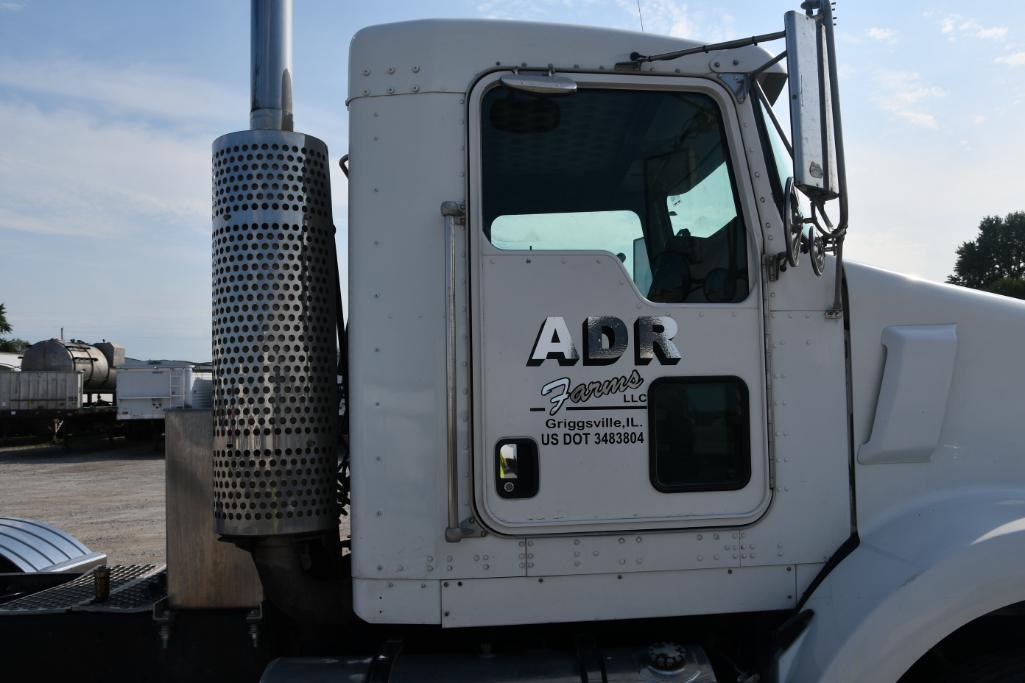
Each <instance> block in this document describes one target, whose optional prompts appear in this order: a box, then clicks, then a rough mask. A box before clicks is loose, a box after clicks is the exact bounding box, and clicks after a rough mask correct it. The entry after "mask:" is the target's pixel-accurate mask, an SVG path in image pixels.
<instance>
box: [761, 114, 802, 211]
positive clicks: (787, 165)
mask: <svg viewBox="0 0 1025 683" xmlns="http://www.w3.org/2000/svg"><path fill="white" fill-rule="evenodd" d="M755 102H757V107H758V112H759V115H760V116H761V128H762V134H763V136H764V137H765V140H766V142H767V144H766V150H765V155H766V163H767V164H768V166H769V168H770V172H769V175H771V176H774V177H773V178H772V180H773V187H772V192H773V194H774V195H775V196H776V199H777V202H778V203H779V204H780V210H781V211H782V210H783V205H782V198H783V190H784V188H785V186H786V182H787V178H789V177H790V176H792V175H793V174H794V162H793V159H792V158H791V157H790V152H788V151H787V146H786V143H784V142H783V138H781V137H780V135H779V131H778V130H776V126H775V124H773V122H772V118H771V116H770V114H769V111H768V109H766V108H765V105H764V104H763V103H762V101H761V98H755ZM773 169H774V170H775V173H772V170H773Z"/></svg>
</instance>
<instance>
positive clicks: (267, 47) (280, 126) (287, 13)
mask: <svg viewBox="0 0 1025 683" xmlns="http://www.w3.org/2000/svg"><path fill="white" fill-rule="evenodd" d="M249 41H250V45H251V48H250V55H249V58H250V65H249V66H250V69H249V70H250V76H251V81H250V93H251V94H252V103H251V105H250V110H249V127H250V128H251V129H252V130H293V128H292V0H275V1H272V2H257V1H255V0H254V2H253V6H252V16H251V24H250V34H249Z"/></svg>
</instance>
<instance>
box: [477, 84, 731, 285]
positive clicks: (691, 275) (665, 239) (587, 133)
mask: <svg viewBox="0 0 1025 683" xmlns="http://www.w3.org/2000/svg"><path fill="white" fill-rule="evenodd" d="M481 131H482V141H481V144H482V155H481V156H482V174H483V178H482V189H483V207H482V208H483V212H484V226H483V228H484V232H485V235H486V236H487V237H488V238H489V239H490V240H491V241H492V243H493V244H494V245H495V246H496V247H498V248H500V249H536V250H541V249H546V250H551V249H558V250H568V249H587V250H594V249H601V250H606V251H610V252H612V253H613V254H616V255H617V256H619V257H620V259H621V260H622V261H623V265H624V267H625V268H626V270H627V272H629V273H630V274H631V275H632V277H633V280H634V282H635V283H636V284H637V288H638V290H640V292H641V294H643V295H644V296H646V297H647V298H648V299H650V300H652V301H658V302H666V303H674V302H692V303H704V302H733V301H742V300H743V299H745V298H746V297H747V294H748V291H749V282H748V267H747V236H746V231H745V226H744V224H743V221H742V220H741V218H740V216H739V211H738V208H737V207H738V202H737V196H736V182H735V177H734V173H733V169H732V168H731V165H730V163H729V153H728V148H727V145H726V138H725V130H724V127H723V123H722V115H721V113H720V111H719V107H718V105H716V103H715V101H714V100H712V98H710V97H708V96H707V95H703V94H698V93H681V92H666V91H643V90H640V91H638V90H600V89H581V90H579V91H577V92H576V93H574V94H571V95H543V94H536V93H527V92H523V91H519V90H512V89H510V88H506V87H505V86H499V87H496V88H493V89H492V90H490V91H488V92H487V93H486V94H485V95H484V98H483V101H482V111H481Z"/></svg>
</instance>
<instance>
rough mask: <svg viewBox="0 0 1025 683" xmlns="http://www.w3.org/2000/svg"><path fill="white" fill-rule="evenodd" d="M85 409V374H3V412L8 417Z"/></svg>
mask: <svg viewBox="0 0 1025 683" xmlns="http://www.w3.org/2000/svg"><path fill="white" fill-rule="evenodd" d="M81 407H82V374H81V373H79V372H49V371H45V370H25V371H21V372H0V412H2V413H4V414H7V415H14V414H16V413H18V412H24V411H38V410H77V409H79V408H81Z"/></svg>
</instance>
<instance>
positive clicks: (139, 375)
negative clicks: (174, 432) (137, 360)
mask: <svg viewBox="0 0 1025 683" xmlns="http://www.w3.org/2000/svg"><path fill="white" fill-rule="evenodd" d="M212 384H213V375H212V373H211V372H210V371H209V370H199V369H196V367H195V366H192V365H185V364H180V363H174V362H170V363H162V362H158V363H153V364H147V365H146V366H144V367H130V366H122V367H120V368H118V377H117V419H118V420H121V421H127V420H163V419H164V413H165V412H166V411H168V410H177V409H182V408H194V409H198V410H207V409H209V408H210V400H211V392H212Z"/></svg>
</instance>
